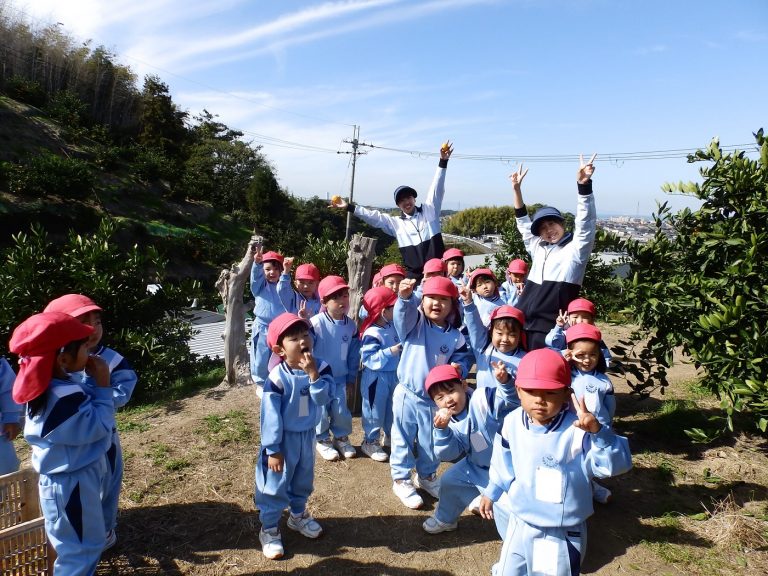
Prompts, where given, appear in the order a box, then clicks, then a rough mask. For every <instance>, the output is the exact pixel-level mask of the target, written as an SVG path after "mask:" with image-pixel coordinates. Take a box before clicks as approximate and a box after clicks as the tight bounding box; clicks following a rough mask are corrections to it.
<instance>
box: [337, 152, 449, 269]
mask: <svg viewBox="0 0 768 576" xmlns="http://www.w3.org/2000/svg"><path fill="white" fill-rule="evenodd" d="M452 153H453V146H452V145H451V143H450V142H446V143H445V144H444V145H443V146H442V147H441V148H440V162H439V165H438V167H437V172H436V173H435V178H434V180H433V181H432V186H430V188H429V192H428V193H427V199H426V201H425V202H424V203H423V204H422V205H421V206H416V196H418V194H417V193H416V190H414V189H413V188H411V187H410V186H398V187H397V188H396V189H395V204H397V207H398V208H399V209H400V210H401V212H402V213H401V214H400V215H399V216H390V215H389V214H384V213H383V212H379V211H378V210H370V209H368V208H364V207H362V206H359V205H357V204H353V203H349V204H348V203H347V202H345V201H344V200H341V199H339V200H338V201H337V202H335V203H334V204H332V205H331V206H332V207H335V208H346V210H347V211H348V212H351V213H352V214H354V215H355V216H357V217H358V218H360V219H361V220H364V221H365V222H367V223H368V224H370V225H371V226H375V227H376V228H380V229H382V230H384V232H386V233H387V234H389V235H390V236H394V237H395V239H396V240H397V245H398V246H399V247H400V254H401V255H402V257H403V262H404V263H405V268H406V269H407V270H408V278H415V279H417V280H420V279H421V275H422V273H423V267H424V262H426V261H427V260H429V259H430V258H440V256H442V255H443V252H444V251H445V246H444V244H443V235H442V233H441V225H440V211H441V209H442V204H443V196H444V195H445V173H446V171H447V169H448V159H449V158H450V157H451V154H452Z"/></svg>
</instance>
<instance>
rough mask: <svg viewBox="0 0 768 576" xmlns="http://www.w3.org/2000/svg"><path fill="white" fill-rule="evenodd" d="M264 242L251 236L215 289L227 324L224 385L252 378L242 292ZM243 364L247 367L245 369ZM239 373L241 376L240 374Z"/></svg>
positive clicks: (225, 326)
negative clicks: (258, 250) (243, 250)
mask: <svg viewBox="0 0 768 576" xmlns="http://www.w3.org/2000/svg"><path fill="white" fill-rule="evenodd" d="M262 242H263V239H262V237H261V236H257V235H255V234H254V235H253V236H251V240H250V242H248V248H247V249H246V251H245V254H244V255H243V258H242V260H240V263H239V264H233V265H232V267H231V268H230V269H229V270H222V271H221V274H220V275H219V279H218V280H216V289H217V290H218V291H219V294H220V295H221V299H222V301H223V302H224V313H225V316H226V321H225V324H224V335H223V337H224V371H225V372H224V380H223V381H222V384H229V385H230V386H235V385H236V384H238V383H241V384H247V383H248V382H249V381H250V374H251V371H250V366H249V363H250V358H249V356H248V349H247V348H246V345H245V342H246V340H245V339H246V337H247V335H246V333H245V313H246V308H245V303H244V302H243V292H244V291H245V286H246V283H247V282H248V281H249V280H250V278H251V268H253V253H254V252H255V251H256V248H257V247H258V246H260V245H261V244H262ZM244 366H245V367H247V368H248V369H247V370H245V369H244ZM238 376H239V377H238ZM238 381H240V382H238Z"/></svg>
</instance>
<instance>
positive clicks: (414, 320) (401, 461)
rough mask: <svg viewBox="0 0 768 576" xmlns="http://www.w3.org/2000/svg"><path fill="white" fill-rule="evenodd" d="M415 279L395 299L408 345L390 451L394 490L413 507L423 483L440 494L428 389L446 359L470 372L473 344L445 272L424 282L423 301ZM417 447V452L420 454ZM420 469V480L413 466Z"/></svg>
mask: <svg viewBox="0 0 768 576" xmlns="http://www.w3.org/2000/svg"><path fill="white" fill-rule="evenodd" d="M415 284H416V280H414V279H406V280H403V281H402V282H401V283H400V291H399V297H398V299H397V302H395V310H394V324H395V330H396V331H397V336H398V338H400V342H401V343H402V344H403V351H402V353H401V354H400V364H399V365H398V367H397V378H398V382H399V385H398V386H397V388H395V392H394V395H393V398H392V417H393V418H392V450H391V453H390V456H389V464H390V469H391V471H392V480H393V484H392V490H393V491H394V493H395V495H396V496H397V497H398V498H399V499H400V501H401V502H402V503H403V504H404V505H405V506H407V507H408V508H412V509H415V508H420V507H421V506H422V505H423V504H424V502H423V500H422V499H421V496H419V494H418V493H417V492H416V488H421V489H423V490H425V491H426V492H427V493H428V494H430V495H431V496H432V497H433V498H438V497H439V489H440V481H439V480H438V478H437V468H438V465H439V464H440V461H439V460H438V458H437V456H435V452H434V446H433V442H432V405H433V403H432V400H431V399H430V398H429V396H428V395H427V392H426V390H424V381H425V380H426V379H427V375H428V374H429V371H430V370H431V369H432V368H434V367H435V366H439V365H441V364H454V365H456V366H459V367H460V370H461V374H462V376H463V375H465V374H467V372H468V371H469V366H468V365H467V356H468V354H467V343H466V341H465V340H464V336H463V335H462V334H461V332H459V330H458V329H457V328H456V326H458V325H459V323H460V321H459V317H458V302H457V297H458V291H457V290H456V286H454V284H453V282H451V281H450V280H448V278H444V277H442V276H436V277H434V278H430V279H429V280H427V281H426V282H425V283H424V288H423V291H424V294H423V296H422V299H421V303H419V301H418V300H417V299H416V298H415V297H414V295H413V287H414V285H415ZM414 445H418V446H417V448H416V449H414ZM414 452H415V453H414ZM414 467H415V468H416V476H415V484H414V480H412V479H411V470H412V469H413V468H414Z"/></svg>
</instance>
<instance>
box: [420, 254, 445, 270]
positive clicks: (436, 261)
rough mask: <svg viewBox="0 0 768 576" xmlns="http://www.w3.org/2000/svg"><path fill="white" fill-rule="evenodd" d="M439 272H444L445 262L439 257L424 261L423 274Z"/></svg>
mask: <svg viewBox="0 0 768 576" xmlns="http://www.w3.org/2000/svg"><path fill="white" fill-rule="evenodd" d="M435 272H439V273H440V274H445V264H443V261H442V260H440V258H432V259H431V260H427V261H426V262H425V263H424V274H433V273H435Z"/></svg>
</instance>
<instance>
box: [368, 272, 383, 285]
mask: <svg viewBox="0 0 768 576" xmlns="http://www.w3.org/2000/svg"><path fill="white" fill-rule="evenodd" d="M383 281H384V277H383V276H382V275H381V270H379V271H378V272H376V274H374V275H373V279H372V280H371V286H373V287H374V288H378V287H379V286H381V283H382V282H383Z"/></svg>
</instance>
